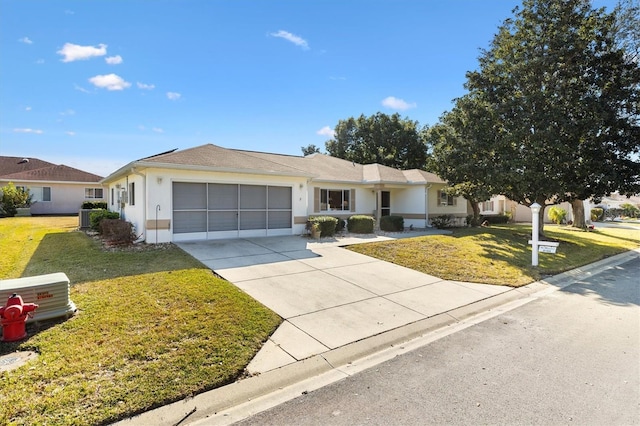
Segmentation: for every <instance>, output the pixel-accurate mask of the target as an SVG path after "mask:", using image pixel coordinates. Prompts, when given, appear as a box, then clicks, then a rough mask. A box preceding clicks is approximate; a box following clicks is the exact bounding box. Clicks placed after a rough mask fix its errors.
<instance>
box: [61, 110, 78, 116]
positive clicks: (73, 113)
mask: <svg viewBox="0 0 640 426" xmlns="http://www.w3.org/2000/svg"><path fill="white" fill-rule="evenodd" d="M75 114H76V112H75V111H74V110H72V109H68V110H66V111H62V112H61V113H60V115H75Z"/></svg>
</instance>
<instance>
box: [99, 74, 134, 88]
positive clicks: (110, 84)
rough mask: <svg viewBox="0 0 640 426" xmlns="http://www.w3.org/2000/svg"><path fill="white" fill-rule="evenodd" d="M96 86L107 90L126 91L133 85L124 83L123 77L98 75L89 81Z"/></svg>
mask: <svg viewBox="0 0 640 426" xmlns="http://www.w3.org/2000/svg"><path fill="white" fill-rule="evenodd" d="M89 82H91V83H92V84H93V85H94V86H96V87H100V88H102V89H107V90H124V89H126V88H127V87H129V86H131V83H129V82H127V81H124V79H123V78H122V77H120V76H119V75H116V74H106V75H96V76H95V77H91V78H90V79H89Z"/></svg>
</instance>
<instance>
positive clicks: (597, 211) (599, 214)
mask: <svg viewBox="0 0 640 426" xmlns="http://www.w3.org/2000/svg"><path fill="white" fill-rule="evenodd" d="M603 216H604V209H601V208H599V207H596V208H593V209H591V221H593V222H596V221H599V220H602V219H603Z"/></svg>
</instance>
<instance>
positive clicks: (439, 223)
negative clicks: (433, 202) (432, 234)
mask: <svg viewBox="0 0 640 426" xmlns="http://www.w3.org/2000/svg"><path fill="white" fill-rule="evenodd" d="M452 220H453V216H452V215H450V214H443V215H440V216H436V217H434V218H433V219H431V224H432V225H433V226H435V227H436V228H438V229H444V228H448V227H449V226H451V221H452Z"/></svg>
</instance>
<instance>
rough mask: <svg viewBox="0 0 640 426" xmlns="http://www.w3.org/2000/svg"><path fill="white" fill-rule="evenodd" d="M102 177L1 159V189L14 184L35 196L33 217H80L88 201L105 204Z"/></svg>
mask: <svg viewBox="0 0 640 426" xmlns="http://www.w3.org/2000/svg"><path fill="white" fill-rule="evenodd" d="M101 180H102V176H98V175H94V174H93V173H89V172H85V171H82V170H78V169H74V168H73V167H69V166H65V165H57V164H53V163H49V162H47V161H43V160H39V159H37V158H22V157H4V156H0V187H3V186H5V185H7V184H8V183H9V182H13V184H14V185H15V186H16V187H23V188H25V189H28V190H29V193H30V194H31V195H32V205H31V214H34V215H48V214H52V215H55V214H78V211H79V210H80V206H81V205H82V203H83V202H85V201H93V202H96V201H104V196H105V190H104V187H103V186H102V185H101V184H100V181H101Z"/></svg>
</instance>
